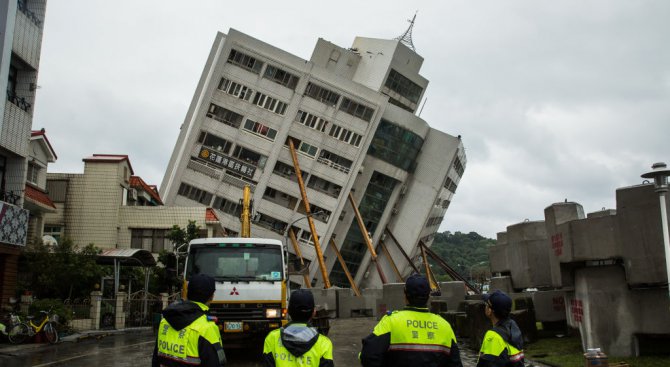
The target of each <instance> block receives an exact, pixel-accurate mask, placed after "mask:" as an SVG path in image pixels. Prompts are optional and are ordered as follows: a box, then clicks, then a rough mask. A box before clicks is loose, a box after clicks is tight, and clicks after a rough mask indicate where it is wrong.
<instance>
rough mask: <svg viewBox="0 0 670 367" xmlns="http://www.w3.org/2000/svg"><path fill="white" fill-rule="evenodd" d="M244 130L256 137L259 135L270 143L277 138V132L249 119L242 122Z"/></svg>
mask: <svg viewBox="0 0 670 367" xmlns="http://www.w3.org/2000/svg"><path fill="white" fill-rule="evenodd" d="M244 130H247V131H251V132H252V133H254V134H256V135H260V136H262V137H264V138H268V139H270V140H272V141H274V140H275V137H277V130H275V129H272V128H270V127H268V126H266V125H263V124H261V123H260V122H256V121H253V120H250V119H247V121H245V122H244Z"/></svg>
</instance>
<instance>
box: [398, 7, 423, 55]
mask: <svg viewBox="0 0 670 367" xmlns="http://www.w3.org/2000/svg"><path fill="white" fill-rule="evenodd" d="M416 13H418V10H417V12H415V13H414V17H413V18H412V20H409V19H407V21H408V22H409V28H407V30H406V31H405V33H403V34H402V36H400V37H397V38H394V40H396V41H400V42H402V43H403V44H405V45H406V46H407V47H409V48H411V49H412V51H414V52H416V48H415V47H414V43H413V42H412V28H414V21H415V20H416Z"/></svg>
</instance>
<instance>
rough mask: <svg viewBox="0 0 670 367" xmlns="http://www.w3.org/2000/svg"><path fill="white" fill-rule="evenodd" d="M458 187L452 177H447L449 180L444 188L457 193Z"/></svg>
mask: <svg viewBox="0 0 670 367" xmlns="http://www.w3.org/2000/svg"><path fill="white" fill-rule="evenodd" d="M457 187H458V186H457V185H456V183H455V182H454V181H453V180H452V179H451V178H449V177H447V181H445V182H444V188H445V189H447V190H449V191H451V192H453V193H456V188H457Z"/></svg>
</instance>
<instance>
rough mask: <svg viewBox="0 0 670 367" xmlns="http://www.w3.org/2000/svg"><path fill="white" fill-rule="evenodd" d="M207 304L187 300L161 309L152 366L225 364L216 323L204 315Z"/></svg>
mask: <svg viewBox="0 0 670 367" xmlns="http://www.w3.org/2000/svg"><path fill="white" fill-rule="evenodd" d="M208 310H209V308H208V307H207V306H206V305H204V304H202V303H200V302H193V301H187V302H182V303H180V304H176V305H171V306H169V307H168V308H166V309H165V310H164V311H163V316H164V317H163V319H162V320H161V323H160V326H159V328H158V337H157V340H156V348H155V350H154V361H153V364H152V365H153V366H170V367H171V366H207V367H209V366H213V367H214V366H215V367H219V366H222V365H224V364H225V354H224V352H223V346H222V343H221V333H220V331H219V328H218V326H216V323H215V322H213V321H210V320H209V319H208V317H207V315H206V312H207V311H208Z"/></svg>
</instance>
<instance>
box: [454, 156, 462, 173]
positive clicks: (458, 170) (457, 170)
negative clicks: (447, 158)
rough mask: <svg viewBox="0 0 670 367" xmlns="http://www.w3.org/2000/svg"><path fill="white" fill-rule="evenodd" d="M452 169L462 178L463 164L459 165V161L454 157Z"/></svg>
mask: <svg viewBox="0 0 670 367" xmlns="http://www.w3.org/2000/svg"><path fill="white" fill-rule="evenodd" d="M454 169H455V170H456V172H458V175H459V176H463V172H464V171H465V167H463V163H461V160H460V159H458V157H456V160H455V161H454Z"/></svg>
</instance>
